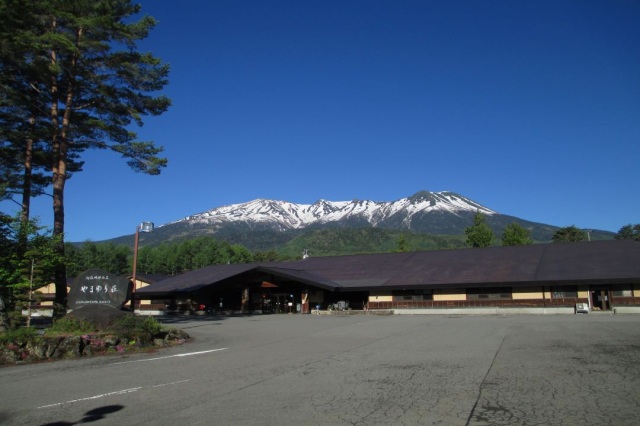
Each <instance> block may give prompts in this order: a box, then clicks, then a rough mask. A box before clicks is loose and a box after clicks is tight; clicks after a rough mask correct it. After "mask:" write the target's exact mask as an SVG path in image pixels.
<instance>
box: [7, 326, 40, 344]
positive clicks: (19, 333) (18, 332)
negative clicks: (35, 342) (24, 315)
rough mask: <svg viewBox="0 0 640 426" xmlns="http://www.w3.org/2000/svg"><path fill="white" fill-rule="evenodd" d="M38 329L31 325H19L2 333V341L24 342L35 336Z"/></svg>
mask: <svg viewBox="0 0 640 426" xmlns="http://www.w3.org/2000/svg"><path fill="white" fill-rule="evenodd" d="M37 334H38V331H37V330H36V329H35V328H31V327H18V328H14V329H11V330H7V331H5V332H4V333H0V343H9V342H23V341H26V340H29V339H31V338H33V337H35V336H36V335H37Z"/></svg>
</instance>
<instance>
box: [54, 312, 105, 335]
mask: <svg viewBox="0 0 640 426" xmlns="http://www.w3.org/2000/svg"><path fill="white" fill-rule="evenodd" d="M96 328H97V327H96V326H95V324H93V323H92V322H90V321H83V320H80V319H77V318H74V317H71V316H66V317H63V318H58V319H56V320H55V321H54V322H53V325H52V326H51V327H49V328H48V329H47V334H58V333H62V334H83V333H91V332H93V331H96Z"/></svg>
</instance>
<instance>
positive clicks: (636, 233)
mask: <svg viewBox="0 0 640 426" xmlns="http://www.w3.org/2000/svg"><path fill="white" fill-rule="evenodd" d="M615 239H616V240H636V241H640V223H637V224H635V225H632V224H628V225H624V226H623V227H622V228H620V229H619V230H618V233H617V234H616V236H615Z"/></svg>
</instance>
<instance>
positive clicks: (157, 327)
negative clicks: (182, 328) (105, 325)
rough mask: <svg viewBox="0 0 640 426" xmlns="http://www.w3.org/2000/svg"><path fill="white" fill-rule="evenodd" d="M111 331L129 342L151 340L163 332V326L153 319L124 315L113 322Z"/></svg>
mask: <svg viewBox="0 0 640 426" xmlns="http://www.w3.org/2000/svg"><path fill="white" fill-rule="evenodd" d="M109 330H110V331H111V332H113V333H116V334H117V335H119V336H121V337H124V338H126V339H127V340H129V341H135V340H138V339H141V340H151V339H152V338H153V336H154V335H156V334H158V333H160V332H161V331H162V325H161V324H160V323H159V322H158V321H157V320H156V319H155V318H153V317H148V316H145V317H141V316H136V315H123V316H121V317H119V318H117V319H116V320H115V321H114V322H113V324H112V325H111V327H109Z"/></svg>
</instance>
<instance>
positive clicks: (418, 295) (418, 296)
mask: <svg viewBox="0 0 640 426" xmlns="http://www.w3.org/2000/svg"><path fill="white" fill-rule="evenodd" d="M611 293H612V294H613V297H633V290H632V289H628V288H626V289H613V290H612V291H611ZM550 294H551V298H552V299H571V298H576V297H578V288H577V287H576V286H560V287H551V291H550ZM391 295H392V296H393V300H394V301H396V302H397V301H403V300H433V290H393V291H392V292H391ZM466 295H467V299H468V300H504V299H511V298H512V289H511V287H497V288H495V287H494V288H470V289H467V290H466Z"/></svg>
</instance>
